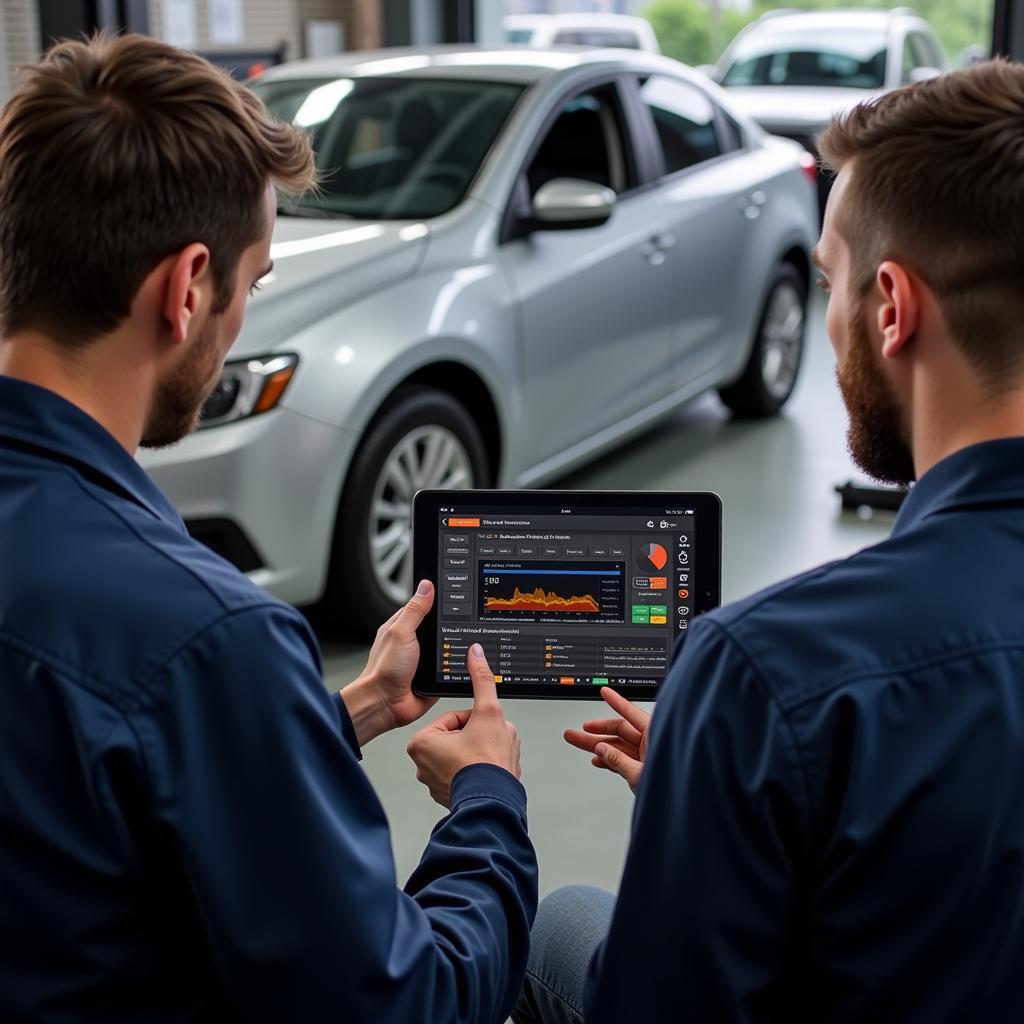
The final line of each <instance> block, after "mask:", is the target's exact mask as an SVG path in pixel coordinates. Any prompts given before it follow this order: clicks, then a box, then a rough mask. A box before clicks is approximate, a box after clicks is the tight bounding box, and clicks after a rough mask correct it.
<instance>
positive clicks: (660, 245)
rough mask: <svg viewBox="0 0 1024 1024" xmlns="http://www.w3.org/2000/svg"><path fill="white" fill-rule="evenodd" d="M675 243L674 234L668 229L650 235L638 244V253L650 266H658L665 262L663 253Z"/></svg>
mask: <svg viewBox="0 0 1024 1024" xmlns="http://www.w3.org/2000/svg"><path fill="white" fill-rule="evenodd" d="M675 244H676V236H675V235H673V234H672V233H671V232H670V231H664V232H661V233H660V234H657V235H652V236H651V237H650V238H648V239H647V241H646V242H644V244H643V245H642V246H640V253H641V255H642V256H643V257H644V259H646V260H647V262H648V263H650V265H651V266H652V267H660V266H661V265H662V263H664V262H665V259H666V256H665V253H667V252H668V250H669V249H671V248H672V246H674V245H675Z"/></svg>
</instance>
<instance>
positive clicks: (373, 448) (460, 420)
mask: <svg viewBox="0 0 1024 1024" xmlns="http://www.w3.org/2000/svg"><path fill="white" fill-rule="evenodd" d="M487 479H488V466H487V453H486V449H485V448H484V443H483V439H482V438H481V436H480V431H479V429H478V428H477V426H476V424H475V422H474V421H473V418H472V417H471V416H470V415H469V413H468V412H467V411H466V410H465V408H464V407H463V406H462V405H460V404H459V402H457V401H456V400H455V399H454V398H452V397H451V396H450V395H448V394H445V393H444V392H443V391H438V390H436V389H434V388H410V389H405V390H403V391H402V392H399V393H398V394H397V395H396V396H395V397H394V399H393V400H392V401H391V403H390V404H389V405H388V406H386V407H385V408H384V410H382V412H381V413H379V414H378V416H377V419H376V421H375V422H374V423H373V424H372V425H371V427H370V429H369V431H368V432H367V434H366V436H365V437H364V439H363V442H362V444H361V445H360V447H359V451H358V452H357V454H356V457H355V459H354V460H353V463H352V465H351V467H350V469H349V472H348V476H347V478H346V481H345V488H344V497H343V499H342V503H341V510H340V514H339V518H338V523H337V527H336V529H335V538H334V548H333V552H332V557H331V566H330V574H329V579H328V590H327V602H326V605H327V608H326V611H327V614H328V618H329V621H328V623H326V625H328V627H329V628H333V629H340V630H342V631H344V632H346V633H350V634H356V635H367V634H369V633H372V632H373V631H374V630H376V629H377V627H378V626H379V625H380V624H381V623H382V622H384V621H385V620H386V619H388V618H389V617H390V616H391V615H392V613H393V612H394V611H395V610H396V609H397V608H398V607H399V606H400V605H401V604H403V603H404V602H405V601H407V600H408V599H409V596H410V595H411V593H412V589H413V582H414V581H413V578H412V499H413V495H415V493H416V492H417V491H419V490H422V489H441V490H461V489H465V488H470V487H481V486H485V482H486V481H487Z"/></svg>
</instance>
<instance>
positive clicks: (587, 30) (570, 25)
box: [501, 14, 661, 53]
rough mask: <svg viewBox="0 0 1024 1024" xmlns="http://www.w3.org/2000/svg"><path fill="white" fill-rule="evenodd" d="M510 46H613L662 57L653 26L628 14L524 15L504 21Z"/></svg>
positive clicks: (504, 28) (510, 17) (503, 25)
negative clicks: (643, 51) (644, 51)
mask: <svg viewBox="0 0 1024 1024" xmlns="http://www.w3.org/2000/svg"><path fill="white" fill-rule="evenodd" d="M501 27H502V29H503V30H504V32H505V42H506V43H522V44H525V45H527V46H538V47H544V46H602V47H606V46H610V47H621V48H622V49H626V50H646V51H647V52H648V53H661V47H659V46H658V40H657V37H656V36H655V35H654V29H653V28H651V23H650V22H649V21H646V20H645V19H643V18H631V17H629V16H628V15H625V14H521V15H511V16H509V17H507V18H503V19H502V22H501Z"/></svg>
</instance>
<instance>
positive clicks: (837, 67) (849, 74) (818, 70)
mask: <svg viewBox="0 0 1024 1024" xmlns="http://www.w3.org/2000/svg"><path fill="white" fill-rule="evenodd" d="M948 67H949V61H948V59H947V57H946V52H945V50H944V49H943V47H942V43H940V42H939V40H938V38H937V37H936V35H935V33H934V32H933V31H932V29H931V27H930V26H929V24H928V22H926V21H925V20H924V19H923V18H922V17H921V16H920V15H919V14H917V13H916V12H915V11H912V10H910V9H909V8H906V7H901V8H897V9H896V10H893V11H877V10H875V11H872V10H859V11H857V10H846V11H813V12H792V11H777V12H769V13H768V14H765V15H763V16H762V17H761V18H759V19H758V20H757V21H755V22H754V23H753V24H751V25H748V26H747V28H745V29H744V30H743V31H742V32H741V33H740V34H739V35H738V36H737V37H736V39H735V40H733V42H732V44H731V45H730V46H729V47H728V49H726V51H725V53H724V54H722V57H721V59H720V60H719V61H718V64H717V65H715V67H713V68H709V69H706V70H708V72H709V74H710V75H711V77H712V78H713V79H714V80H715V81H716V82H718V84H719V85H722V86H724V87H725V88H726V89H728V90H729V97H730V99H731V100H732V101H733V102H734V103H735V104H736V105H737V106H738V107H739V108H740V109H741V110H743V112H744V113H746V114H747V115H748V116H749V117H751V118H753V120H755V121H756V122H757V123H758V124H759V125H760V126H761V127H762V128H764V129H765V130H766V131H769V132H771V133H772V134H773V135H783V136H786V137H787V138H790V139H795V140H796V141H797V142H799V143H800V144H801V145H802V146H804V147H805V148H806V149H808V150H810V152H812V153H815V154H816V153H817V148H816V142H815V140H816V138H817V136H818V133H819V132H821V131H822V129H824V128H825V127H826V125H827V124H828V123H829V121H830V120H831V119H832V117H833V116H834V115H836V114H843V113H845V112H846V111H848V110H851V109H852V108H853V107H854V106H856V105H857V104H858V103H861V102H862V101H864V100H867V99H871V98H872V97H874V96H878V95H881V94H882V93H883V92H887V91H888V90H890V89H895V88H897V87H899V86H901V85H909V84H910V83H912V82H920V81H923V80H925V79H927V78H933V77H934V76H935V75H938V74H941V73H942V72H943V71H946V70H947V69H948ZM819 191H820V198H821V201H822V203H824V199H825V197H826V195H827V192H828V182H827V181H826V180H825V179H824V177H823V178H822V179H821V181H820V183H819Z"/></svg>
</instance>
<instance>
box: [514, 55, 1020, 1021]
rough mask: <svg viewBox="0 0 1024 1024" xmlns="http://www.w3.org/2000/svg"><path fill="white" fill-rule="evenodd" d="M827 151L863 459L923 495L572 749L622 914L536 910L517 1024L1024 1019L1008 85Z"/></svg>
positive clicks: (746, 609)
mask: <svg viewBox="0 0 1024 1024" xmlns="http://www.w3.org/2000/svg"><path fill="white" fill-rule="evenodd" d="M821 152H822V156H823V158H824V160H825V162H826V163H827V164H828V165H830V166H831V167H833V168H834V169H835V170H837V171H838V177H837V179H836V183H835V188H834V189H833V191H832V194H831V197H830V199H829V204H828V208H827V211H826V214H825V222H824V227H823V230H822V236H821V241H820V243H819V245H818V248H817V250H816V253H815V258H816V262H817V264H818V266H819V267H820V269H821V272H822V281H821V283H822V285H823V287H824V288H825V289H826V291H828V293H829V304H828V313H827V319H826V323H827V327H828V333H829V336H830V338H831V340H832V344H833V347H834V349H835V352H836V357H837V375H838V380H839V386H840V388H841V390H842V394H843V398H844V400H845V403H846V406H847V410H848V412H849V417H850V428H849V443H850V449H851V452H852V454H853V456H854V458H855V460H856V461H857V462H858V463H859V464H860V465H861V466H862V467H863V468H864V469H865V470H866V471H867V472H868V473H870V474H872V475H873V476H875V477H878V478H879V479H882V480H887V481H890V482H894V483H909V482H911V481H912V480H917V483H916V484H915V485H914V487H913V489H912V490H911V492H910V495H909V497H908V498H907V501H906V503H905V504H904V506H903V508H902V510H901V511H900V513H899V516H898V518H897V521H896V524H895V527H894V529H893V533H892V536H891V537H890V538H889V539H888V540H886V541H885V542H883V543H881V544H878V545H876V546H874V547H872V548H868V549H866V550H864V551H861V552H859V553H857V554H855V555H853V556H852V557H851V558H848V559H845V560H843V561H840V562H836V563H833V564H831V565H826V566H822V567H820V568H818V569H815V570H813V571H812V572H809V573H805V574H804V575H802V576H798V577H796V578H795V579H791V580H788V581H786V582H784V583H782V584H779V585H778V586H776V587H773V588H771V589H769V590H766V591H764V592H762V593H760V594H756V595H754V596H753V597H750V598H747V599H746V600H743V601H740V602H737V603H736V604H733V605H731V606H728V607H725V608H722V609H719V610H718V611H716V612H713V613H711V614H709V615H705V616H703V617H702V618H701V619H700V620H698V622H697V623H696V624H695V626H694V628H693V629H691V631H690V636H689V639H688V640H687V642H686V645H685V647H684V648H683V650H682V653H681V655H680V657H679V659H678V661H677V662H676V664H675V665H674V667H673V670H672V672H671V674H670V676H669V679H668V680H667V681H666V684H665V688H664V690H663V695H662V696H661V698H660V699H659V702H658V705H657V709H656V711H655V714H654V716H653V720H652V721H653V725H652V726H651V727H650V728H648V720H647V716H646V715H645V714H644V713H643V712H642V711H640V710H639V709H638V708H634V707H632V706H631V705H629V704H628V703H626V702H624V701H622V700H621V698H619V700H618V701H616V703H614V704H613V708H614V710H616V711H617V712H618V715H619V716H620V717H616V718H611V719H605V720H597V721H594V722H589V723H586V725H585V726H584V729H583V730H582V731H571V732H570V733H569V734H567V739H568V740H569V742H570V743H572V744H574V745H575V746H578V747H581V748H582V749H584V750H586V751H587V752H588V753H590V754H591V755H592V756H593V757H594V759H595V764H597V765H598V766H600V767H605V768H611V769H612V770H613V771H615V772H617V773H619V774H620V775H622V776H623V777H624V778H625V779H626V780H627V781H628V782H629V783H630V785H631V786H633V787H635V789H636V792H637V807H636V813H635V817H634V822H633V835H632V841H631V844H630V849H629V854H628V857H627V862H626V868H625V873H624V876H623V879H622V885H621V888H620V891H619V895H618V899H617V901H614V908H613V905H612V904H613V901H612V899H611V897H610V896H609V895H608V894H601V893H600V892H595V891H594V890H580V889H565V890H559V891H558V892H556V893H554V894H552V896H550V897H549V898H548V899H547V900H546V901H545V902H544V903H543V904H542V906H541V909H540V912H539V914H538V920H537V925H536V927H535V929H534V933H533V948H532V951H531V956H530V964H529V967H528V972H527V977H528V981H527V985H526V989H525V992H524V997H523V999H522V1001H521V1003H520V1005H519V1006H518V1007H517V1011H516V1014H515V1019H516V1020H517V1021H520V1022H524V1024H525V1022H534V1021H537V1020H544V1021H548V1022H551V1021H556V1020H557V1021H563V1020H569V1021H579V1020H580V1019H581V1017H582V1018H583V1019H585V1020H586V1021H587V1022H588V1024H597V1022H606V1021H607V1022H612V1021H614V1022H617V1024H621V1022H622V1021H627V1020H628V1021H643V1022H644V1024H656V1022H659V1021H677V1020H694V1021H743V1022H755V1021H802V1020H814V1021H820V1022H829V1024H838V1022H853V1021H922V1022H924V1021H927V1022H928V1024H946V1022H949V1024H953V1022H963V1021H985V1022H986V1024H996V1022H1010V1021H1017V1020H1019V1019H1020V1015H1021V1007H1022V1006H1024V627H1022V623H1024V584H1022V583H1021V571H1020V567H1021V565H1024V287H1022V286H1024V66H1021V65H1015V64H1007V63H1003V62H990V63H987V64H980V65H977V66H975V67H972V68H970V69H968V70H964V71H960V72H956V73H954V74H951V75H948V76H945V77H943V78H938V79H935V80H934V81H929V82H926V83H922V84H920V85H915V86H911V87H908V88H906V89H903V90H900V91H897V92H894V93H891V94H888V95H886V96H884V97H882V98H881V99H879V100H877V101H876V102H873V103H871V104H867V105H864V106H861V107H858V108H857V109H856V110H855V111H854V112H853V113H852V114H851V115H850V116H849V117H848V118H846V119H845V120H842V121H839V122H837V123H835V124H833V125H832V127H831V128H830V129H829V130H828V131H827V132H826V133H825V136H824V138H823V139H822V140H821ZM783 485H784V484H783ZM615 700H616V699H615V698H614V697H612V698H610V702H612V701H615ZM648 748H649V749H648ZM609 920H610V930H609ZM595 949H596V953H595ZM592 953H595V955H593V956H591V954H592ZM588 964H589V974H588V973H587V972H588V967H587V965H588Z"/></svg>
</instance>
